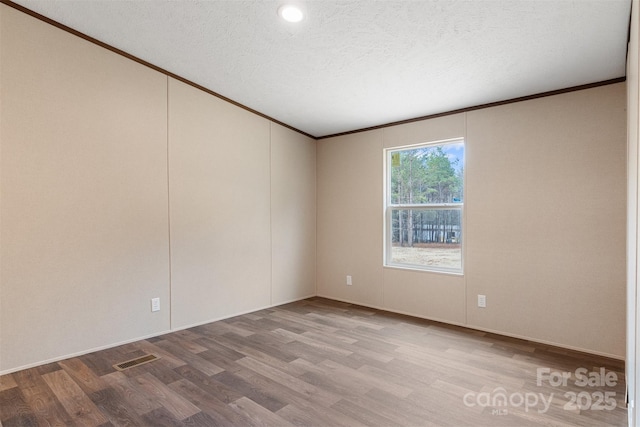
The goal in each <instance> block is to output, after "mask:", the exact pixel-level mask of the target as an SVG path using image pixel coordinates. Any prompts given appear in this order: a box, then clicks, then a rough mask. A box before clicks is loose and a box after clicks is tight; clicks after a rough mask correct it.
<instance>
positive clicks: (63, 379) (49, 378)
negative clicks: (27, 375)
mask: <svg viewBox="0 0 640 427" xmlns="http://www.w3.org/2000/svg"><path fill="white" fill-rule="evenodd" d="M42 379H44V381H45V382H46V383H47V385H48V386H49V388H50V389H51V391H53V394H55V395H56V397H57V398H58V401H59V402H60V404H61V405H62V406H63V407H64V408H65V410H66V411H67V413H68V414H69V415H70V416H71V419H72V420H73V421H74V422H76V423H77V424H80V425H84V426H99V425H100V424H103V423H106V422H107V421H109V420H108V419H107V418H106V417H105V416H104V415H103V414H102V412H100V410H99V409H98V408H97V407H96V405H95V404H94V403H93V402H92V401H91V399H89V397H87V395H86V394H85V393H84V392H83V391H82V389H81V388H80V386H78V384H76V383H75V382H74V381H73V378H71V377H70V376H69V374H67V373H66V372H65V371H63V370H59V371H55V372H50V373H48V374H45V375H43V376H42Z"/></svg>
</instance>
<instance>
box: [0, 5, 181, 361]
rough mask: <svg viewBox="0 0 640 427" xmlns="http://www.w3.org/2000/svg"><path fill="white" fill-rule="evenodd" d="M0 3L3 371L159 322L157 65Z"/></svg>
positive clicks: (165, 246) (165, 279)
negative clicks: (155, 306)
mask: <svg viewBox="0 0 640 427" xmlns="http://www.w3.org/2000/svg"><path fill="white" fill-rule="evenodd" d="M0 11H1V12H0V13H2V15H1V16H0V20H1V21H0V22H1V25H0V28H1V31H2V37H1V40H2V46H1V50H0V55H1V57H2V60H1V66H2V68H1V69H0V73H1V74H0V87H1V88H2V89H1V90H2V98H1V101H0V129H1V132H2V133H1V140H0V143H1V144H2V145H1V150H2V158H1V164H0V171H1V176H0V185H1V187H0V198H1V201H0V215H1V219H2V221H1V224H0V241H1V242H2V243H1V245H2V246H1V249H0V269H1V274H2V276H1V282H0V295H1V300H0V301H1V304H2V306H1V313H0V324H1V325H2V330H1V331H0V332H1V335H0V371H2V370H6V369H11V368H15V367H19V366H24V365H29V364H33V363H38V362H42V361H45V360H49V359H52V358H56V357H59V356H62V355H65V354H73V353H77V352H82V351H86V350H87V349H92V348H96V347H100V346H103V345H106V344H110V343H117V342H121V341H125V340H129V339H133V338H135V337H141V336H146V335H150V334H157V333H159V332H161V331H165V330H168V329H169V327H170V325H169V311H168V310H163V311H161V312H159V313H151V312H150V309H149V306H150V298H152V297H160V298H161V299H162V301H168V297H169V265H168V260H169V241H168V217H167V191H166V186H167V185H166V181H167V156H166V141H167V133H166V129H167V128H166V115H167V97H166V84H167V83H166V77H165V76H163V75H161V74H159V73H156V72H154V71H151V70H149V69H147V68H145V67H142V66H140V65H139V64H136V63H134V62H131V61H129V60H126V59H124V58H123V57H121V56H118V55H115V54H113V53H111V52H108V51H106V50H104V49H99V48H97V47H96V46H94V45H92V44H90V43H87V42H85V41H82V40H80V39H78V38H76V37H74V36H72V35H70V34H67V33H65V32H62V31H59V30H57V29H55V28H53V27H51V26H49V25H45V24H43V23H41V22H39V21H36V20H34V19H32V18H29V17H27V16H25V15H23V14H21V13H19V12H17V11H15V10H13V9H11V8H8V7H6V6H4V5H2V6H1V7H0Z"/></svg>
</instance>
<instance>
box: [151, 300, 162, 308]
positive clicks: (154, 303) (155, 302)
mask: <svg viewBox="0 0 640 427" xmlns="http://www.w3.org/2000/svg"><path fill="white" fill-rule="evenodd" d="M151 311H160V298H151Z"/></svg>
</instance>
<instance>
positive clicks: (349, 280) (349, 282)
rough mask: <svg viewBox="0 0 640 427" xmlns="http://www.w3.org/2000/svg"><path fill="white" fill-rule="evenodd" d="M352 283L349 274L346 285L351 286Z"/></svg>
mask: <svg viewBox="0 0 640 427" xmlns="http://www.w3.org/2000/svg"><path fill="white" fill-rule="evenodd" d="M351 285H353V282H352V281H351V276H347V286H351Z"/></svg>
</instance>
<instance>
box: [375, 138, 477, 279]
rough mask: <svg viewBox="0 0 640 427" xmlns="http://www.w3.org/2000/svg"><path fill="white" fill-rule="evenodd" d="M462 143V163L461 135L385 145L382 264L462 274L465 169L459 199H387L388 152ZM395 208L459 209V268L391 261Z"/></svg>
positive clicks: (389, 173) (389, 185)
mask: <svg viewBox="0 0 640 427" xmlns="http://www.w3.org/2000/svg"><path fill="white" fill-rule="evenodd" d="M460 143H462V144H463V145H464V155H463V159H462V161H463V165H464V161H465V160H464V157H466V149H467V147H466V142H465V139H464V138H463V137H459V138H452V139H446V140H440V141H432V142H422V143H418V144H410V145H403V146H397V147H389V148H385V149H384V152H383V159H384V167H383V173H384V237H383V243H384V257H383V259H384V263H383V265H384V267H392V268H400V269H406V270H418V271H428V272H436V273H447V274H454V275H463V274H464V241H465V239H464V229H465V224H464V223H465V216H464V200H465V198H466V195H465V190H466V173H464V175H463V177H462V181H463V182H462V191H463V198H462V201H461V202H460V203H430V204H422V203H420V204H401V203H398V204H393V203H391V191H390V189H391V170H392V167H391V153H392V152H396V151H403V150H411V149H415V148H420V147H437V146H444V145H451V144H460ZM465 172H466V171H465ZM397 209H411V210H425V211H430V210H438V209H441V210H459V211H460V268H459V269H458V268H446V267H434V266H426V265H419V264H408V263H397V262H395V263H394V262H392V261H391V259H392V256H391V250H392V241H393V238H392V235H391V233H392V232H393V225H392V211H393V210H397Z"/></svg>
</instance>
